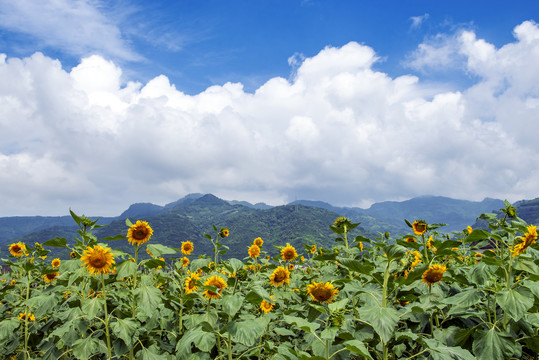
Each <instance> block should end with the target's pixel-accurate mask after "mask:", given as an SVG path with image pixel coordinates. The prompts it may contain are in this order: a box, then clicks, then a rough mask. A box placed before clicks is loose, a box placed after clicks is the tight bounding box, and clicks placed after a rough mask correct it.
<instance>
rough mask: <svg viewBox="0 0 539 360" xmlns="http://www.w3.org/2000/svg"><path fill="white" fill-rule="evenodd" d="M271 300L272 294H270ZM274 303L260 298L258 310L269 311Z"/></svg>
mask: <svg viewBox="0 0 539 360" xmlns="http://www.w3.org/2000/svg"><path fill="white" fill-rule="evenodd" d="M270 297H271V300H273V295H270ZM273 306H274V304H272V303H270V302H267V301H266V300H262V303H261V304H260V310H262V311H263V312H264V313H265V314H267V313H269V312H270V311H271V310H273Z"/></svg>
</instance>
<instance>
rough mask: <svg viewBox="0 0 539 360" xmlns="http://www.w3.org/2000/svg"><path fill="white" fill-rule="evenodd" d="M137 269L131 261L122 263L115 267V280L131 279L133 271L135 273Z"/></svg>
mask: <svg viewBox="0 0 539 360" xmlns="http://www.w3.org/2000/svg"><path fill="white" fill-rule="evenodd" d="M137 267H138V266H137V264H135V263H134V262H133V261H131V260H125V261H122V262H121V263H119V264H118V266H116V278H117V279H124V278H130V277H132V276H133V274H134V273H135V271H137Z"/></svg>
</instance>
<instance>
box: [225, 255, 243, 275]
mask: <svg viewBox="0 0 539 360" xmlns="http://www.w3.org/2000/svg"><path fill="white" fill-rule="evenodd" d="M226 265H227V268H229V267H230V268H229V269H228V271H231V272H235V273H237V272H238V270H240V269H243V262H242V261H241V260H238V259H234V258H232V259H230V260H228V264H226Z"/></svg>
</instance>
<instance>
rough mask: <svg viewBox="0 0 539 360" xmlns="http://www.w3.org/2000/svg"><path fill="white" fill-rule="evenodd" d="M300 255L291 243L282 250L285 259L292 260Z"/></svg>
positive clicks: (282, 256)
mask: <svg viewBox="0 0 539 360" xmlns="http://www.w3.org/2000/svg"><path fill="white" fill-rule="evenodd" d="M297 257H298V253H297V252H296V249H294V247H293V246H292V245H290V244H286V246H285V247H284V248H283V249H282V250H281V258H282V259H283V260H284V261H292V260H294V259H295V258H297Z"/></svg>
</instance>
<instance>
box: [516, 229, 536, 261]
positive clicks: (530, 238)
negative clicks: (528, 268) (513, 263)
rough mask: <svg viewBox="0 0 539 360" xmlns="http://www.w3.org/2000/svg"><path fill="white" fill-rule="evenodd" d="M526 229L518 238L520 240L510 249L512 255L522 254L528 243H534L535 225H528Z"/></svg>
mask: <svg viewBox="0 0 539 360" xmlns="http://www.w3.org/2000/svg"><path fill="white" fill-rule="evenodd" d="M527 230H528V232H527V233H525V234H524V237H523V238H522V237H521V238H520V239H521V240H522V242H520V243H518V244H517V245H515V247H514V249H513V250H512V253H513V256H517V255H520V254H522V253H523V252H524V251H526V249H527V248H528V247H529V246H530V245H533V244H535V240H537V226H535V225H530V226H528V228H527Z"/></svg>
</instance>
